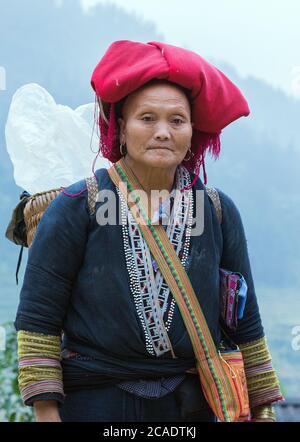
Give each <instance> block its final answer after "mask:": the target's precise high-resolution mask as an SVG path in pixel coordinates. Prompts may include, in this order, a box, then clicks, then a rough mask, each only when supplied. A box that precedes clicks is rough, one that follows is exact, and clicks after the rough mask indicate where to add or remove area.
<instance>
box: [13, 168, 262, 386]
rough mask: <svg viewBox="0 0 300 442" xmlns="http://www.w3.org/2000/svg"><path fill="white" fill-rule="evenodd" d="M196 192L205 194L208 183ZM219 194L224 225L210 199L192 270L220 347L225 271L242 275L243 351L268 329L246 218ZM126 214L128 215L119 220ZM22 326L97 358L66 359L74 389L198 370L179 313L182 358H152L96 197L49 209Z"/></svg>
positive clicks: (174, 330) (59, 200)
mask: <svg viewBox="0 0 300 442" xmlns="http://www.w3.org/2000/svg"><path fill="white" fill-rule="evenodd" d="M96 174H97V176H98V177H100V175H101V180H100V188H101V189H111V190H113V191H114V192H115V195H116V198H118V196H117V192H116V189H115V186H114V184H113V182H112V181H111V179H110V177H109V175H108V172H107V171H106V170H103V169H98V170H97V171H96ZM191 178H192V179H193V174H191ZM84 187H85V180H81V181H78V182H76V183H74V184H72V185H71V186H69V187H68V188H66V190H67V191H68V192H69V193H76V192H78V191H80V190H81V189H82V188H84ZM195 189H204V185H203V183H202V181H201V179H200V178H198V180H197V182H196V184H195V186H194V187H193V190H194V191H195ZM218 191H219V194H220V199H221V205H222V213H223V221H222V224H221V225H220V224H219V221H218V219H217V215H216V211H215V208H214V206H213V203H212V201H211V200H210V198H209V197H208V195H207V193H206V192H205V199H204V231H203V233H202V234H201V235H199V236H191V244H190V255H189V257H188V260H187V265H186V269H187V273H188V275H189V277H190V280H191V282H192V284H193V287H194V290H195V293H196V295H197V297H198V299H199V302H200V305H201V307H202V309H203V312H204V314H205V317H206V321H207V323H208V326H209V328H210V331H211V334H212V337H213V339H214V341H215V344H216V345H218V343H219V342H220V339H221V335H220V328H219V267H222V268H225V269H229V270H233V271H238V272H240V273H242V274H243V276H244V277H245V279H246V282H247V285H248V297H247V303H246V307H245V311H244V317H243V319H241V320H240V321H239V326H238V329H237V331H236V332H235V333H231V335H230V336H231V337H232V338H233V340H234V341H235V342H236V343H237V344H240V343H246V342H250V341H253V340H256V339H259V338H261V337H262V336H263V335H264V330H263V327H262V323H261V318H260V313H259V308H258V304H257V298H256V294H255V290H254V285H253V279H252V274H251V268H250V263H249V257H248V251H247V240H246V237H245V232H244V228H243V225H242V221H241V217H240V214H239V211H238V209H237V207H236V206H235V204H234V202H233V201H232V200H231V198H230V197H229V196H228V195H226V194H225V193H224V192H222V191H221V190H219V189H218ZM100 204H101V203H99V202H98V203H97V204H96V209H97V208H98V207H99V205H100ZM195 210H196V209H194V216H195V213H196V212H195ZM118 211H119V207H117V215H118ZM14 324H15V328H16V330H28V331H31V332H38V333H45V334H50V335H51V334H52V335H60V334H61V331H62V330H63V332H64V335H63V342H62V350H63V349H65V348H67V349H69V350H72V351H75V352H79V353H81V354H84V355H88V356H92V357H94V358H95V361H93V362H92V361H88V362H87V361H81V360H74V359H70V360H65V359H64V360H62V367H63V375H64V386H65V388H72V386H74V385H79V384H80V383H82V382H83V379H82V376H80V370H81V371H82V370H84V371H85V372H86V373H88V374H89V375H88V376H86V381H87V382H88V379H92V381H91V382H97V383H99V384H101V383H110V382H115V380H116V379H118V380H123V379H124V380H126V379H136V378H139V377H143V378H145V377H150V376H151V377H153V376H154V377H155V376H172V375H174V374H178V373H182V372H184V371H185V370H186V369H188V368H191V367H194V366H195V364H194V353H193V348H192V344H191V341H190V338H189V336H188V333H187V331H186V329H185V326H184V323H183V320H182V318H181V316H180V312H179V310H178V308H177V307H175V311H174V317H173V322H172V325H171V328H170V331H169V336H170V339H171V342H172V345H173V348H174V351H175V354H176V356H177V359H172V355H171V354H164V355H163V356H161V357H156V356H151V355H149V353H148V352H147V351H146V348H145V339H144V333H143V329H142V326H141V324H140V320H139V317H138V315H137V311H136V308H135V304H134V300H133V296H132V294H131V292H130V286H129V275H128V272H127V268H126V261H125V254H124V249H123V241H122V227H121V226H119V225H116V226H113V225H106V226H103V225H102V226H99V225H98V223H97V221H96V215H92V216H91V215H90V214H89V210H88V204H87V192H84V193H82V194H81V195H79V196H77V197H74V198H71V197H68V196H66V195H65V194H63V193H61V194H60V195H59V196H57V197H56V198H55V199H54V200H53V201H52V202H51V203H50V205H49V206H48V208H47V209H46V211H45V213H44V215H43V217H42V219H41V221H40V223H39V225H38V229H37V232H36V236H35V238H34V241H33V243H32V245H31V247H30V249H29V254H28V263H27V267H26V271H25V276H24V281H23V285H22V288H21V293H20V302H19V306H18V311H17V315H16V319H15V322H14ZM86 370H88V371H86Z"/></svg>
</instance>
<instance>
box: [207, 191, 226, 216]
mask: <svg viewBox="0 0 300 442" xmlns="http://www.w3.org/2000/svg"><path fill="white" fill-rule="evenodd" d="M206 192H207V194H208V196H209V197H210V199H211V200H212V202H213V204H214V206H215V209H216V212H217V217H218V220H219V223H220V224H221V222H222V206H221V201H220V196H219V192H218V191H217V189H215V188H214V187H206Z"/></svg>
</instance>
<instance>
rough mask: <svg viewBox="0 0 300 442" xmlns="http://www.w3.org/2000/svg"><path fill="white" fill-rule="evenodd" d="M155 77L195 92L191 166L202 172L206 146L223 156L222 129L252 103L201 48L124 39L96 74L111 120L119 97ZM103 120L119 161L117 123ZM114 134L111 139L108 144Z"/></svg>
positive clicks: (108, 150) (109, 151)
mask: <svg viewBox="0 0 300 442" xmlns="http://www.w3.org/2000/svg"><path fill="white" fill-rule="evenodd" d="M154 78H157V79H165V80H168V81H170V82H172V83H175V84H178V85H180V86H182V87H184V88H185V89H188V90H189V92H190V96H191V99H192V121H193V123H194V125H193V136H192V153H193V156H192V158H191V160H190V161H189V162H185V166H186V167H187V168H188V169H189V170H191V171H192V172H194V173H196V175H198V173H199V168H200V166H201V164H203V166H204V155H205V152H206V150H207V149H209V150H210V152H211V153H212V154H213V155H214V156H215V157H216V158H217V157H218V156H219V153H220V134H221V131H222V129H223V128H224V127H226V126H227V125H228V124H230V123H232V122H233V121H235V120H237V119H238V118H240V117H242V116H247V115H249V113H250V110H249V106H248V103H247V101H246V99H245V97H244V96H243V94H242V93H241V91H240V90H239V88H238V87H237V86H235V85H234V84H233V83H232V82H231V81H230V80H229V79H228V78H227V77H226V75H224V74H223V73H222V72H221V71H220V70H219V69H217V68H216V67H214V66H213V65H212V64H210V63H208V62H207V61H206V60H204V58H202V57H200V55H198V54H196V53H195V52H192V51H190V50H187V49H183V48H180V47H177V46H173V45H169V44H166V43H160V42H149V43H147V44H146V43H140V42H134V41H130V40H120V41H115V42H114V43H112V44H111V45H110V46H109V48H108V49H107V51H106V52H105V54H104V56H103V57H102V59H101V60H100V62H99V63H98V65H97V66H96V68H95V69H94V72H93V74H92V78H91V85H92V87H93V89H94V91H95V92H96V95H97V96H98V97H100V98H101V101H102V102H103V103H104V104H106V105H108V104H110V122H109V126H110V125H111V124H112V125H113V126H114V125H115V124H116V122H115V109H114V106H113V103H116V102H118V101H120V100H121V99H122V98H124V97H126V96H127V95H128V94H130V93H131V92H133V91H135V90H136V89H138V88H139V87H141V86H143V85H144V84H145V83H147V82H148V81H150V80H152V79H154ZM113 120H114V121H113ZM99 123H100V129H101V135H102V137H103V140H102V142H103V141H104V143H105V141H106V146H105V147H104V150H103V152H104V156H106V157H107V158H108V159H110V160H111V161H113V162H115V161H118V159H119V158H120V156H121V154H120V152H119V148H118V146H116V145H115V142H116V140H114V141H113V138H115V137H114V136H113V134H112V128H109V127H105V123H104V121H103V120H102V119H101V116H100V122H99ZM113 130H115V126H114V128H113ZM109 140H110V144H111V145H110V146H107V144H109V143H108V142H109ZM102 147H103V146H102ZM204 181H205V183H206V175H205V169H204Z"/></svg>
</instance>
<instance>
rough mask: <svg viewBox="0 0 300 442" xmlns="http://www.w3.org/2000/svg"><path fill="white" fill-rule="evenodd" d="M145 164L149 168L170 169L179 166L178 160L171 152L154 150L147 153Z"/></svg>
mask: <svg viewBox="0 0 300 442" xmlns="http://www.w3.org/2000/svg"><path fill="white" fill-rule="evenodd" d="M144 162H145V163H146V164H147V165H148V166H149V167H161V168H170V167H174V166H176V165H177V163H178V158H177V157H176V156H175V155H174V153H173V152H172V151H170V150H162V149H160V150H159V149H157V150H156V149H153V150H151V151H148V152H147V155H145V157H144Z"/></svg>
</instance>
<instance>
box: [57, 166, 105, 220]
mask: <svg viewBox="0 0 300 442" xmlns="http://www.w3.org/2000/svg"><path fill="white" fill-rule="evenodd" d="M107 175H108V172H107V169H105V168H101V169H97V170H96V171H95V173H94V174H91V175H89V176H86V177H83V178H81V179H79V180H78V181H75V182H73V183H71V184H69V185H67V186H65V187H62V188H61V192H60V193H59V194H58V196H57V197H56V198H55V199H54V200H53V201H52V202H51V204H50V205H51V206H52V207H60V206H64V209H65V210H68V209H69V210H75V211H76V210H79V209H80V207H82V208H84V209H85V210H86V211H87V212H90V203H91V199H92V198H96V196H97V192H98V191H99V190H100V188H103V187H105V185H106V184H105V182H106V181H107Z"/></svg>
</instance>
